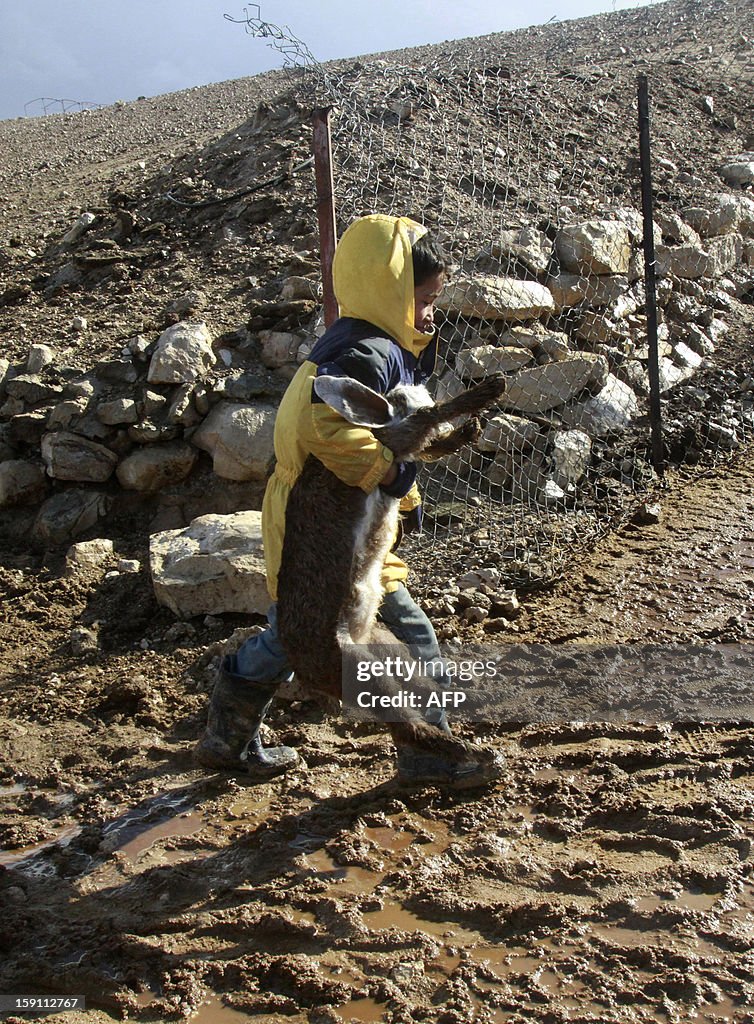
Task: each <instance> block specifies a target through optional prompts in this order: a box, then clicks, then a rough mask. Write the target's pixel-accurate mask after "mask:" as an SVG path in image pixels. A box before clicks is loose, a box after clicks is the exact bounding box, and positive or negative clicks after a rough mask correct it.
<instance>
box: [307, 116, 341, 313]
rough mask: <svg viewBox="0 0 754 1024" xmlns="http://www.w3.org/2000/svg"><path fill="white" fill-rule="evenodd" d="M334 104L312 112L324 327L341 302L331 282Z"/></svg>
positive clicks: (333, 242)
mask: <svg viewBox="0 0 754 1024" xmlns="http://www.w3.org/2000/svg"><path fill="white" fill-rule="evenodd" d="M331 109H332V108H331V107H318V108H317V109H316V110H315V111H314V112H313V114H312V121H313V124H314V139H313V150H314V176H315V180H316V183H317V221H318V223H319V261H320V266H321V268H322V296H323V299H324V307H325V327H329V326H330V324H331V323H333V321H334V320H336V319H337V317H338V303H337V302H336V300H335V291H334V289H333V283H332V261H333V256H334V255H335V241H336V229H335V197H334V191H335V190H334V185H333V173H332V144H331V139H330V111H331Z"/></svg>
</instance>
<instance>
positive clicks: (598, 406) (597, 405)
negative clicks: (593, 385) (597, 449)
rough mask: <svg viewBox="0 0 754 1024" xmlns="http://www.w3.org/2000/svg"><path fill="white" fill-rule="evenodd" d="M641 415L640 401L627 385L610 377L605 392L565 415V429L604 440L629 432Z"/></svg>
mask: <svg viewBox="0 0 754 1024" xmlns="http://www.w3.org/2000/svg"><path fill="white" fill-rule="evenodd" d="M638 415H639V400H638V399H637V397H636V395H635V394H634V392H633V391H632V390H631V388H630V387H629V386H628V384H624V383H623V381H621V380H618V378H617V377H615V376H613V374H612V373H611V374H609V376H608V379H607V381H606V383H605V386H604V387H603V388H602V389H601V391H600V392H599V393H598V394H596V395H592V397H591V398H589V399H587V400H586V401H585V402H577V403H572V404H570V405H568V406H567V407H566V408H565V409H564V410H563V411H562V413H561V419H562V421H563V426H565V427H569V428H575V429H579V430H583V431H585V432H586V433H588V434H589V435H590V436H591V437H603V436H604V435H605V434H609V433H612V432H614V431H623V430H626V429H627V428H628V427H629V426H630V424H631V422H632V420H634V419H635V418H636V417H637V416H638Z"/></svg>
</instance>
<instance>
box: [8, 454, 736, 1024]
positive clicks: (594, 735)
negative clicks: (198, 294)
mask: <svg viewBox="0 0 754 1024" xmlns="http://www.w3.org/2000/svg"><path fill="white" fill-rule="evenodd" d="M753 481H754V468H752V462H751V452H750V451H742V452H739V453H738V454H737V455H736V456H735V457H734V458H733V459H732V460H731V461H730V462H728V463H726V464H724V465H720V466H718V467H717V468H716V469H714V470H709V471H707V473H706V474H703V475H702V476H701V477H699V476H698V475H695V476H693V477H691V476H688V477H684V476H681V475H677V474H676V475H673V476H672V477H670V478H669V479H668V481H667V485H666V487H665V488H664V489H663V491H662V492H661V493H660V494H659V500H660V503H661V507H662V515H661V518H660V522H659V523H656V524H653V525H640V524H639V523H636V522H631V523H628V524H626V525H625V526H624V527H623V528H622V529H621V530H620V531H619V532H618V533H616V534H614V535H613V536H611V537H610V538H608V539H607V540H605V541H603V542H602V543H601V544H600V545H599V546H598V547H597V548H596V549H595V550H594V551H593V552H591V553H590V554H589V555H588V556H587V557H586V558H585V559H584V560H583V562H582V564H581V566H580V568H579V569H578V570H574V571H573V572H572V573H571V574H569V578H568V579H566V580H563V581H562V582H561V583H560V584H558V585H557V586H556V587H554V588H552V589H550V590H546V591H542V592H539V593H532V594H528V595H527V594H523V595H521V597H522V604H523V611H522V614H521V615H520V616H519V618H518V620H517V621H516V623H515V625H514V626H513V627H512V628H511V631H510V632H508V633H506V634H503V635H500V636H498V637H496V638H495V644H496V645H497V646H498V648H499V649H500V650H501V651H504V649H505V648H506V645H511V644H514V643H515V644H520V643H529V642H531V643H534V642H536V643H543V644H548V643H552V644H555V645H571V646H572V645H573V644H582V645H588V644H600V645H604V644H614V645H621V644H637V643H640V642H644V641H649V642H651V643H653V644H658V645H680V646H679V647H678V650H679V651H680V656H679V657H678V658H677V659H676V660H675V661H674V662H673V665H674V666H675V668H674V669H673V668H671V678H670V681H669V682H670V685H671V688H672V687H673V686H674V685H675V686H677V687H678V688H679V689H681V688H682V687H683V685H684V671H685V670H684V652H685V651H686V649H687V648H688V649H692V650H693V651H695V652H697V653H698V651H699V650H710V651H712V652H713V653H714V652H715V651H720V650H723V648H724V649H725V651H726V653H727V654H728V655H730V652H731V651H735V653H736V655H739V654H740V657H741V659H742V664H745V663H746V661H747V657H748V648H747V644H748V642H749V640H750V637H751V633H752V629H754V622H753V620H752V612H751V592H752V586H753V585H754V527H753V526H752V523H753V522H754V519H753V518H752V511H754V497H753V496H752V495H753V494H754V489H753V488H752V482H753ZM125 543H126V542H125V541H124V542H123V545H121V546H124V545H125ZM119 553H121V554H125V555H137V556H138V555H139V554H142V556H143V552H139V551H134V550H127V551H120V552H119ZM62 571H63V570H62V566H61V565H60V564H40V562H39V560H36V561H35V560H34V559H32V558H25V557H20V556H16V557H15V559H14V558H10V559H8V560H7V561H6V563H5V565H4V568H3V570H2V574H3V577H4V579H3V589H4V594H5V598H4V603H5V611H4V615H3V625H2V678H3V683H2V690H1V696H0V701H2V720H1V722H2V724H1V725H0V729H1V730H2V735H1V736H0V749H1V750H2V766H1V767H0V801H2V822H3V823H2V834H1V836H0V838H1V839H2V846H3V852H2V854H0V857H1V858H2V864H3V868H2V873H0V898H1V899H2V904H3V913H2V919H1V920H0V943H2V967H1V968H0V979H1V981H0V988H1V989H2V991H3V992H5V993H9V992H11V993H31V994H41V995H44V994H83V995H85V996H86V999H87V1007H88V1008H87V1011H86V1014H85V1015H77V1014H63V1015H55V1016H52V1017H48V1018H47V1019H48V1020H49V1021H50V1022H51V1024H56V1022H58V1021H60V1022H63V1021H66V1022H68V1024H77V1022H78V1021H79V1020H83V1019H86V1020H87V1021H101V1022H104V1021H108V1020H111V1019H123V1018H124V1017H126V1016H128V1017H130V1018H132V1019H136V1020H139V1021H144V1022H148V1021H156V1020H162V1019H171V1018H180V1017H188V1018H190V1019H191V1020H192V1021H195V1022H199V1024H219V1022H226V1024H227V1022H233V1021H238V1022H240V1021H241V1020H243V1019H256V1020H264V1021H289V1022H292V1024H293V1022H297V1021H301V1022H304V1021H306V1022H333V1024H339V1022H341V1021H351V1020H357V1021H386V1022H394V1024H397V1022H409V1021H441V1022H444V1024H453V1022H459V1024H460V1022H466V1021H472V1020H476V1021H480V1022H492V1021H495V1022H498V1021H499V1022H504V1021H505V1022H523V1021H537V1022H543V1024H544V1022H560V1021H578V1022H587V1021H588V1022H598V1021H599V1022H602V1024H606V1022H616V1024H628V1022H639V1021H642V1022H644V1021H669V1022H671V1021H677V1022H686V1021H695V1022H697V1021H698V1022H705V1024H707V1022H709V1024H713V1022H716V1021H722V1020H725V1021H737V1022H740V1024H743V1022H747V1021H752V1020H754V1016H753V1015H752V1013H751V1012H750V1009H749V1007H750V1006H751V1005H752V997H753V995H754V985H753V984H752V952H753V950H754V882H753V879H752V863H753V861H752V846H751V839H752V835H753V834H754V744H753V742H752V741H753V740H754V730H752V728H751V727H749V726H748V725H746V724H745V723H744V722H742V721H736V720H733V721H731V720H721V721H717V722H713V721H709V722H707V723H704V722H694V721H691V720H686V721H682V722H677V723H676V724H666V723H664V722H662V721H652V720H650V718H648V719H645V721H644V724H636V723H631V722H628V723H624V724H616V723H613V724H610V725H607V724H599V723H593V722H592V723H590V722H588V721H581V722H569V723H563V722H558V721H554V722H545V721H542V722H529V723H528V724H526V723H521V722H518V723H517V722H513V721H511V722H497V723H495V724H492V725H489V726H483V725H476V726H471V725H465V726H463V732H464V733H465V734H466V735H467V736H468V737H469V738H471V737H472V735H474V734H476V738H477V739H479V740H480V741H482V742H485V743H489V744H492V745H494V746H495V747H496V748H497V749H499V750H500V751H501V752H502V753H503V755H504V756H505V758H506V761H507V767H506V771H505V774H504V777H503V778H502V779H501V780H500V782H498V783H497V784H496V785H495V786H494V787H493V788H492V789H490V790H487V791H485V792H481V793H480V792H468V793H465V794H455V795H453V794H450V795H449V794H444V793H442V792H440V791H439V790H438V789H436V788H433V787H428V788H425V789H419V790H404V789H401V788H400V787H399V786H398V785H397V784H396V783H395V782H394V779H393V768H392V762H391V751H390V746H389V742H388V740H387V738H386V736H385V735H383V734H381V733H380V732H378V731H376V729H375V727H373V726H371V725H366V724H358V723H357V724H347V723H345V722H343V721H342V720H339V719H338V718H335V717H332V716H328V715H326V714H325V713H323V712H322V711H321V710H320V709H319V708H318V707H317V706H316V705H314V704H310V703H301V702H298V703H296V702H294V703H282V702H281V703H280V704H279V705H278V707H277V709H276V710H275V711H274V713H273V714H272V716H271V720H270V724H271V728H272V730H273V731H274V735H275V736H276V737H277V738H278V739H280V740H282V741H285V742H286V743H290V744H292V745H295V746H296V747H297V748H298V750H299V751H300V753H301V755H302V757H303V762H304V763H303V765H302V766H301V767H300V768H299V769H297V770H295V771H293V772H292V773H291V774H289V775H288V776H286V777H284V778H281V779H278V780H276V781H273V782H270V783H268V784H263V785H254V786H250V785H245V784H244V781H243V779H233V778H230V777H227V776H222V775H209V774H207V773H205V772H204V771H201V770H198V769H197V768H196V767H195V766H194V765H193V764H192V760H191V749H192V745H193V743H194V742H195V740H196V738H197V736H198V734H199V732H200V730H201V727H202V722H203V719H204V714H205V709H206V703H207V691H208V689H209V688H210V686H211V680H212V675H213V671H214V665H215V663H216V658H217V654H218V652H219V650H220V649H221V648H222V645H223V643H224V642H225V641H226V640H227V639H228V638H229V637H230V636H231V634H232V633H233V631H234V630H235V629H236V628H241V627H246V626H248V625H249V623H248V622H243V621H242V620H240V619H238V618H235V619H234V618H233V617H224V618H217V619H210V620H207V621H205V622H203V621H200V620H194V621H192V622H189V623H177V622H176V621H175V620H174V618H173V617H172V615H171V614H170V613H168V612H167V611H165V610H163V609H159V608H158V607H157V606H156V604H155V603H154V600H153V597H152V594H151V589H150V585H149V578H148V574H147V573H146V571H144V570H142V572H140V573H138V574H135V575H122V574H121V575H118V576H113V577H110V578H104V579H95V578H84V577H66V576H64V575H62ZM81 628H83V629H85V630H86V631H87V632H84V633H80V632H76V631H77V630H79V629H81ZM458 628H460V627H458ZM72 645H73V646H72ZM74 649H75V651H76V653H74ZM673 671H675V675H674V676H673ZM665 682H666V683H667V682H668V680H667V679H666V680H665ZM711 691H712V692H711V695H710V699H711V701H712V702H713V704H714V687H712V686H711ZM9 1019H11V1018H9ZM19 1019H20V1018H19ZM26 1019H28V1017H27V1018H26Z"/></svg>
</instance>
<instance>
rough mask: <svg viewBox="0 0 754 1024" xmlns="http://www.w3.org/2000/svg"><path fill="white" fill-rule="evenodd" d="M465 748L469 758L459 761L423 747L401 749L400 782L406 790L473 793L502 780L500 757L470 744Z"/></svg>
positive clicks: (492, 751) (399, 749) (404, 747)
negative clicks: (438, 788) (434, 788)
mask: <svg viewBox="0 0 754 1024" xmlns="http://www.w3.org/2000/svg"><path fill="white" fill-rule="evenodd" d="M448 731H450V730H448ZM465 746H466V750H467V755H466V756H465V757H463V758H460V759H457V760H456V759H453V760H451V759H449V758H447V757H444V756H443V755H441V754H434V753H432V752H431V751H429V750H422V749H420V748H419V747H411V746H408V745H406V746H400V747H398V751H397V753H398V781H399V782H400V783H401V785H403V786H430V785H431V786H441V787H442V788H444V789H472V788H473V787H474V786H485V785H487V784H489V783H490V782H494V781H495V780H496V779H498V778H500V775H501V774H502V770H503V759H502V758H501V757H500V755H499V754H497V753H496V752H495V751H494V750H487V749H486V748H485V747H477V746H474V745H473V744H470V743H467V744H465Z"/></svg>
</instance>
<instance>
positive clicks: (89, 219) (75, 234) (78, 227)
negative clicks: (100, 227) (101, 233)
mask: <svg viewBox="0 0 754 1024" xmlns="http://www.w3.org/2000/svg"><path fill="white" fill-rule="evenodd" d="M96 219H97V217H96V216H95V214H93V213H89V211H87V212H86V213H82V214H81V216H80V217H79V218H78V220H77V221H76V222H75V223H74V224H73V226H72V227H71V228H69V229H68V231H67V232H66V233H65V234H64V235H63V238H62V239H61V241H62V243H63V245H73V243H74V242H77V241H78V240H79V238H81V236H82V235H83V234H84V233H85V232H87V231H88V230H89V228H90V227H91V226H92V224H94V222H95V220H96Z"/></svg>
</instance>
